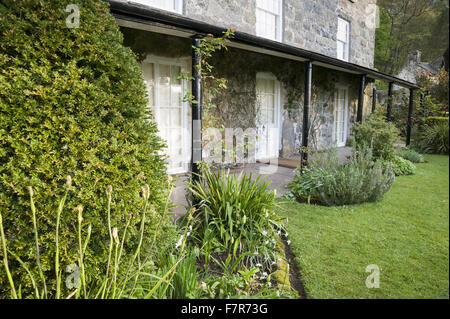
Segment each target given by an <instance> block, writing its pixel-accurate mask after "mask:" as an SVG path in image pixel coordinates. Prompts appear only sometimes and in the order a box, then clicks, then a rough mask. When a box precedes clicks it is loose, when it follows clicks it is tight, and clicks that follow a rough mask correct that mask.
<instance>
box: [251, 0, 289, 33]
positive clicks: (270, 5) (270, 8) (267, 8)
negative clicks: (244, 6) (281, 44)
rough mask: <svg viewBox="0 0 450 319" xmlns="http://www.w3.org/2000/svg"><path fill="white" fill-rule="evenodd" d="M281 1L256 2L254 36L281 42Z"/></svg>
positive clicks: (266, 0) (258, 0)
mask: <svg viewBox="0 0 450 319" xmlns="http://www.w3.org/2000/svg"><path fill="white" fill-rule="evenodd" d="M282 7H283V0H256V35H257V36H260V37H264V38H267V39H271V40H276V41H281V38H282V24H283V23H282V9H283V8H282Z"/></svg>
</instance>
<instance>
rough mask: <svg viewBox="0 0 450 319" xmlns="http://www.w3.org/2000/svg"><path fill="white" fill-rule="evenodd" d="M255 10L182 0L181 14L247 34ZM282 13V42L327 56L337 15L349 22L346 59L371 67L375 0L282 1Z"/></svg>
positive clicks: (234, 1)
mask: <svg viewBox="0 0 450 319" xmlns="http://www.w3.org/2000/svg"><path fill="white" fill-rule="evenodd" d="M121 1H124V2H127V0H121ZM128 2H139V0H135V1H128ZM255 11H256V0H184V1H183V15H185V16H187V17H189V18H192V19H196V20H199V21H203V22H207V23H210V24H214V25H218V26H221V27H225V28H229V29H231V28H235V29H237V30H239V31H242V32H246V33H249V34H256V27H255V24H256V14H255ZM282 12H283V13H282V30H283V32H282V40H281V41H282V42H284V43H286V44H289V45H293V46H297V47H300V48H303V49H306V50H310V51H314V52H318V53H321V54H324V55H327V56H330V57H336V56H337V48H336V33H337V20H338V17H341V18H343V19H345V20H347V21H349V22H350V57H349V62H351V63H355V64H358V65H362V66H365V67H369V68H372V67H373V60H374V47H375V27H376V0H363V1H362V0H358V1H354V0H283V10H282Z"/></svg>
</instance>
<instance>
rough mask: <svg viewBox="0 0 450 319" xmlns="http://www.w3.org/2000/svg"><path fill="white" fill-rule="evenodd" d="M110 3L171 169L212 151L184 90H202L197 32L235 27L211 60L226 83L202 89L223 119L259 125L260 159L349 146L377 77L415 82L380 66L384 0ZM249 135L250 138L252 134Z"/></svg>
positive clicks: (237, 126) (233, 124)
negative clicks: (187, 75) (216, 89)
mask: <svg viewBox="0 0 450 319" xmlns="http://www.w3.org/2000/svg"><path fill="white" fill-rule="evenodd" d="M107 2H109V3H110V6H111V9H110V10H111V12H112V14H113V15H114V16H115V18H116V20H117V23H118V25H119V26H120V27H121V30H122V32H123V34H124V43H125V44H126V45H127V46H129V47H131V48H132V50H134V51H135V52H136V53H137V54H138V55H139V56H140V57H141V58H142V61H141V67H142V70H143V75H144V80H145V81H146V84H147V87H148V93H149V107H151V108H152V109H153V111H154V116H155V119H156V121H157V123H158V126H159V128H160V132H161V135H162V137H163V138H164V139H165V140H166V141H167V145H168V147H167V153H168V156H169V161H170V164H169V172H170V173H183V172H187V171H189V170H190V164H191V163H192V164H193V166H196V165H195V163H197V162H198V161H199V160H200V159H201V155H202V156H203V158H205V157H206V158H208V157H209V156H210V155H211V154H210V153H208V154H206V153H205V150H203V153H201V148H202V143H201V142H199V140H200V141H201V138H200V137H199V136H200V133H199V132H200V131H201V129H200V126H201V125H200V124H196V123H198V120H199V118H200V117H201V103H199V104H195V105H194V104H192V105H189V103H187V102H185V101H184V99H183V94H184V93H183V92H186V90H191V91H192V92H193V95H194V97H196V98H197V99H198V100H199V101H201V100H200V99H201V98H202V95H201V89H200V88H201V85H200V84H199V82H198V81H197V80H198V74H196V72H195V70H194V69H193V68H192V64H193V61H194V63H197V62H198V59H200V58H201V54H198V51H195V50H193V45H195V43H196V40H195V39H196V38H197V37H199V36H202V35H205V34H213V35H221V34H222V32H224V31H225V30H227V29H235V30H236V32H235V36H234V37H233V39H232V40H231V41H229V43H228V45H227V46H228V50H226V51H220V52H217V53H216V54H215V55H214V56H213V57H212V58H211V61H210V63H211V64H212V65H213V66H214V73H215V75H217V77H224V78H226V79H227V88H226V89H225V90H224V91H223V92H221V93H220V94H216V95H215V96H213V97H204V98H205V99H209V100H211V101H213V102H214V104H216V105H217V107H216V108H215V109H214V110H212V111H211V112H212V113H213V114H214V116H215V117H216V118H217V120H218V123H219V124H220V125H219V126H220V127H222V128H231V129H233V130H234V131H235V130H242V131H244V132H248V131H247V130H248V129H249V128H253V129H254V130H255V137H254V138H255V147H256V150H255V152H254V157H255V159H256V160H265V159H273V158H286V159H300V158H301V157H303V159H306V158H307V155H306V153H305V152H302V150H304V149H305V148H306V147H307V148H315V149H319V150H321V149H327V148H329V147H331V146H333V145H336V146H337V147H342V146H345V145H346V142H347V140H348V139H349V136H350V132H351V131H350V128H351V126H352V125H353V124H354V123H355V122H356V121H362V120H363V119H364V118H365V117H366V116H367V115H368V114H370V112H371V111H372V106H371V101H372V85H373V82H374V80H375V79H380V80H384V81H388V82H389V83H395V84H397V85H402V86H404V87H407V88H414V84H413V83H410V82H408V81H405V80H402V79H398V78H395V77H392V76H389V75H386V74H383V73H380V72H378V71H376V70H373V62H374V45H375V28H376V12H377V9H376V0H365V1H356V0H302V1H298V0H133V1H126V0H107ZM196 52H197V53H196ZM183 70H185V71H186V70H187V71H191V70H192V76H193V79H192V80H187V79H186V80H185V79H180V78H178V75H179V74H180V72H182V71H183ZM200 123H201V121H200ZM242 131H241V132H242ZM203 134H204V136H203V139H205V134H206V133H205V132H204V131H203ZM224 135H225V133H224ZM224 138H225V137H224V136H221V139H224ZM233 141H234V142H233V143H234V146H236V145H237V143H238V141H237V139H236V140H233ZM245 142H246V143H247V145H250V144H251V143H250V139H249V138H248V136H247V137H246V139H245ZM203 146H204V145H203ZM199 150H200V154H201V155H198V151H199ZM196 154H197V155H196ZM221 155H222V154H221ZM246 155H247V160H248V161H249V159H248V158H249V154H246ZM220 157H221V158H222V156H220ZM224 157H225V156H224ZM231 161H236V158H235V157H232V158H231Z"/></svg>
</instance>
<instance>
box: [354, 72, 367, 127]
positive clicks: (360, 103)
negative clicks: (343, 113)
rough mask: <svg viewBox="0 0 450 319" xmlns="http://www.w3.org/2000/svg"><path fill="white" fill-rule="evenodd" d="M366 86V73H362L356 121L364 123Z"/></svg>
mask: <svg viewBox="0 0 450 319" xmlns="http://www.w3.org/2000/svg"><path fill="white" fill-rule="evenodd" d="M365 88H366V75H365V74H363V75H361V81H360V85H359V98H358V112H357V114H356V121H357V122H358V123H362V117H363V109H364V89H365Z"/></svg>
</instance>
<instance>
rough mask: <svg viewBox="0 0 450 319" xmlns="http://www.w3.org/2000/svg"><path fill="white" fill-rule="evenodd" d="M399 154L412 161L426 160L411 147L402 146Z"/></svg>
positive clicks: (421, 161)
mask: <svg viewBox="0 0 450 319" xmlns="http://www.w3.org/2000/svg"><path fill="white" fill-rule="evenodd" d="M398 155H399V156H401V157H402V158H404V159H405V160H408V161H410V162H412V163H424V162H425V159H424V158H423V155H422V154H420V153H418V152H416V151H415V150H413V149H411V148H409V147H402V148H401V149H400V150H399V151H398Z"/></svg>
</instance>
